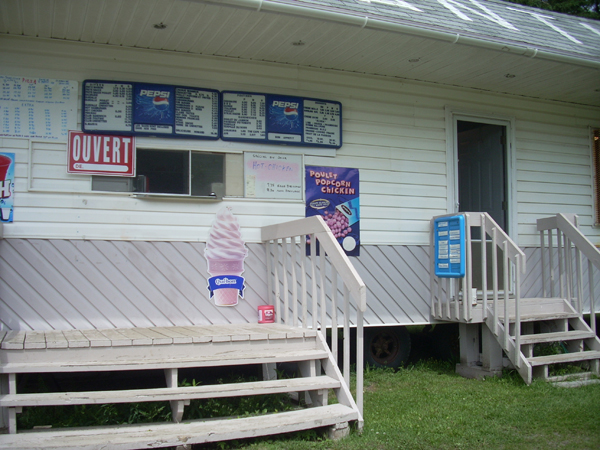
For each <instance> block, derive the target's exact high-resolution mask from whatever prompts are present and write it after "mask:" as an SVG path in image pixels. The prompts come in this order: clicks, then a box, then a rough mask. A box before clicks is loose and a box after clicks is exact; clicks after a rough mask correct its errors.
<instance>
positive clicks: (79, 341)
mask: <svg viewBox="0 0 600 450" xmlns="http://www.w3.org/2000/svg"><path fill="white" fill-rule="evenodd" d="M63 336H64V337H65V339H66V340H67V342H68V345H69V348H85V347H89V346H90V341H89V339H88V338H86V337H85V335H84V334H83V333H82V332H81V331H80V330H65V331H63Z"/></svg>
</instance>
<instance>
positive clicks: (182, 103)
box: [82, 80, 220, 139]
mask: <svg viewBox="0 0 600 450" xmlns="http://www.w3.org/2000/svg"><path fill="white" fill-rule="evenodd" d="M219 105H220V102H219V92H218V91H216V90H212V89H199V88H194V87H184V86H172V85H163V84H147V83H125V82H117V81H101V80H86V81H84V83H83V108H82V114H83V117H82V128H83V131H85V132H93V133H111V134H132V135H146V136H167V137H184V138H198V139H218V138H219Z"/></svg>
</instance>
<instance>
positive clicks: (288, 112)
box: [283, 106, 298, 120]
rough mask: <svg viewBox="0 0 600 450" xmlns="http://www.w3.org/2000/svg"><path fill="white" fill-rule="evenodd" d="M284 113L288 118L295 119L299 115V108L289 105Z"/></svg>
mask: <svg viewBox="0 0 600 450" xmlns="http://www.w3.org/2000/svg"><path fill="white" fill-rule="evenodd" d="M283 114H284V115H285V117H287V118H288V120H295V119H296V118H297V117H298V110H297V109H296V108H290V107H289V106H288V107H287V108H285V109H284V110H283Z"/></svg>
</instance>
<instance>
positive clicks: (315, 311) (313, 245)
mask: <svg viewBox="0 0 600 450" xmlns="http://www.w3.org/2000/svg"><path fill="white" fill-rule="evenodd" d="M310 262H311V279H312V328H313V330H316V329H317V322H318V319H319V299H318V295H319V293H318V292H317V236H316V235H315V234H314V233H313V234H311V235H310Z"/></svg>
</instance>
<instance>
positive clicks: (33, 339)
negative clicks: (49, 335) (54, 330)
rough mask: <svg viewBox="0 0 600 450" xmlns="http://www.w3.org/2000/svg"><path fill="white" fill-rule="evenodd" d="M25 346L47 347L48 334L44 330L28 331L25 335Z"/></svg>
mask: <svg viewBox="0 0 600 450" xmlns="http://www.w3.org/2000/svg"><path fill="white" fill-rule="evenodd" d="M24 348H25V349H29V348H46V335H45V334H44V333H43V332H35V331H29V332H27V334H26V335H25V346H24Z"/></svg>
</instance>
